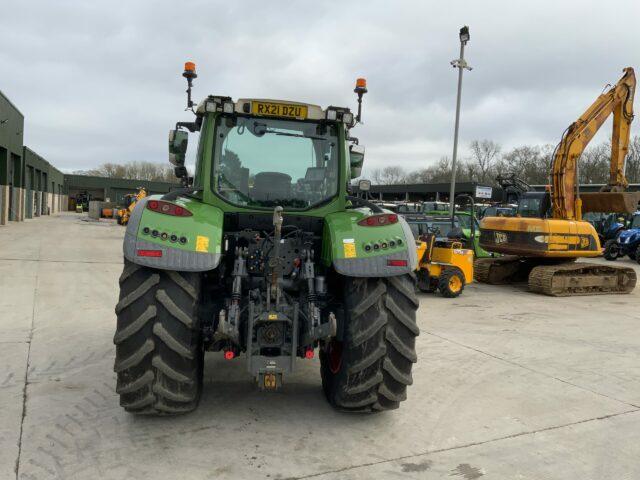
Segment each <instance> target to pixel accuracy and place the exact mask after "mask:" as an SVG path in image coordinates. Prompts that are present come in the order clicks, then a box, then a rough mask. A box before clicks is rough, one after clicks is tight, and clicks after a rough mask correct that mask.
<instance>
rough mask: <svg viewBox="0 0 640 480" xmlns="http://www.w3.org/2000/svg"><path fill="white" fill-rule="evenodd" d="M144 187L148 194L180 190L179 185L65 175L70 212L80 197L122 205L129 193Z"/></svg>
mask: <svg viewBox="0 0 640 480" xmlns="http://www.w3.org/2000/svg"><path fill="white" fill-rule="evenodd" d="M140 187H143V188H144V189H145V190H146V191H147V194H150V195H152V194H154V193H167V192H169V191H170V190H172V189H174V188H178V187H179V185H178V184H177V183H168V182H150V181H147V180H130V179H126V178H106V177H95V176H90V175H65V176H64V191H65V194H66V195H67V196H68V199H69V206H68V208H69V209H70V210H73V209H74V199H75V198H76V197H77V196H78V195H87V196H88V197H89V199H90V200H99V201H104V202H115V203H116V204H119V205H122V204H123V198H124V196H125V195H127V194H129V193H135V192H136V191H137V190H138V189H139V188H140Z"/></svg>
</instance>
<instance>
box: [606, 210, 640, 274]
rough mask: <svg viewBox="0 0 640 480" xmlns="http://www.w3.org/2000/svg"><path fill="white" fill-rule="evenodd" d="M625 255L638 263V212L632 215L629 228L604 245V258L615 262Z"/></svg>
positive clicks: (639, 225) (639, 227)
mask: <svg viewBox="0 0 640 480" xmlns="http://www.w3.org/2000/svg"><path fill="white" fill-rule="evenodd" d="M625 255H627V256H628V257H629V258H630V259H631V260H636V261H637V262H638V263H640V211H638V212H636V213H634V214H633V217H632V218H631V222H630V223H629V228H628V229H626V230H622V231H620V233H619V234H618V235H617V237H616V238H614V239H611V240H607V242H606V243H605V244H604V258H605V259H607V260H616V259H617V258H619V257H624V256H625Z"/></svg>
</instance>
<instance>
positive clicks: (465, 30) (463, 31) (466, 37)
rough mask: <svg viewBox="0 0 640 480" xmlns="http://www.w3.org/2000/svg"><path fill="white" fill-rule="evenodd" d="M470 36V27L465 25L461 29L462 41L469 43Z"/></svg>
mask: <svg viewBox="0 0 640 480" xmlns="http://www.w3.org/2000/svg"><path fill="white" fill-rule="evenodd" d="M470 38H471V35H469V27H468V26H466V25H465V26H464V27H462V28H461V29H460V41H461V42H462V43H467V42H468V41H469V39H470Z"/></svg>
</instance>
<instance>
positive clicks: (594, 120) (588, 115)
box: [551, 67, 638, 220]
mask: <svg viewBox="0 0 640 480" xmlns="http://www.w3.org/2000/svg"><path fill="white" fill-rule="evenodd" d="M635 87H636V77H635V74H634V71H633V68H631V67H628V68H625V69H624V75H623V76H622V78H621V79H620V80H619V81H618V83H616V84H615V85H614V86H613V87H611V88H610V89H609V90H608V91H606V92H604V93H602V94H601V95H600V96H599V97H598V98H597V99H596V101H595V102H593V104H592V105H591V106H590V107H589V108H588V109H587V111H586V112H584V113H583V114H582V116H581V117H580V118H579V119H578V120H576V121H575V122H574V123H572V124H571V125H570V126H569V128H567V130H566V131H565V133H564V134H563V136H562V140H561V141H560V144H559V145H558V147H557V148H556V151H555V153H554V158H553V167H552V188H551V206H552V211H553V218H557V219H568V220H580V219H581V218H582V210H583V200H585V211H611V212H615V211H623V210H628V209H630V208H632V209H635V206H636V205H637V202H638V197H637V195H631V196H630V197H628V198H627V199H626V200H627V201H625V198H624V195H627V194H623V193H617V192H622V191H624V189H625V188H626V187H627V179H626V178H625V175H624V162H625V157H626V155H627V149H628V146H629V135H630V127H631V121H632V120H633V95H634V92H635ZM611 114H613V134H612V136H611V169H610V177H609V184H608V185H607V186H606V187H605V189H604V191H605V192H610V193H592V194H588V195H586V194H583V198H580V196H579V195H577V193H578V191H577V188H576V187H577V185H578V178H577V177H578V160H579V158H580V155H581V154H582V152H583V151H584V149H585V148H586V147H587V145H588V144H589V142H590V141H591V139H592V138H593V137H594V135H595V134H596V133H597V131H598V130H599V129H600V127H601V126H602V124H603V123H604V122H605V121H606V120H607V118H609V115H611ZM611 192H612V193H611ZM634 203H635V204H634ZM632 204H634V205H632ZM586 207H589V208H586Z"/></svg>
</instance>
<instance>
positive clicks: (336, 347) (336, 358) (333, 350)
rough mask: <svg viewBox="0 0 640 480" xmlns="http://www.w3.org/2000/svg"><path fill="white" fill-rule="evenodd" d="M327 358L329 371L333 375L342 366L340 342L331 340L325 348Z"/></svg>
mask: <svg viewBox="0 0 640 480" xmlns="http://www.w3.org/2000/svg"><path fill="white" fill-rule="evenodd" d="M327 357H328V359H329V370H330V371H331V373H333V374H334V375H335V374H336V373H338V372H339V371H340V367H341V366H342V342H338V341H337V340H331V341H330V342H329V345H328V346H327Z"/></svg>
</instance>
